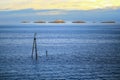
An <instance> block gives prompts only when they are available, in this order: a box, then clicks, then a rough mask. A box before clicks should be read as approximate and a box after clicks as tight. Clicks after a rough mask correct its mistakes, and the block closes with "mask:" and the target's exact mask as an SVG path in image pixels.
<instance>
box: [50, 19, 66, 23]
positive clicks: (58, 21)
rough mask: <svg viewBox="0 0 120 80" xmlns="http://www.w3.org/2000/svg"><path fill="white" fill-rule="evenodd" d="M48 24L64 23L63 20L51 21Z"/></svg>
mask: <svg viewBox="0 0 120 80" xmlns="http://www.w3.org/2000/svg"><path fill="white" fill-rule="evenodd" d="M49 23H65V21H64V20H55V21H51V22H49Z"/></svg>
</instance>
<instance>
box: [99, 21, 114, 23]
mask: <svg viewBox="0 0 120 80" xmlns="http://www.w3.org/2000/svg"><path fill="white" fill-rule="evenodd" d="M101 23H115V21H103V22H101Z"/></svg>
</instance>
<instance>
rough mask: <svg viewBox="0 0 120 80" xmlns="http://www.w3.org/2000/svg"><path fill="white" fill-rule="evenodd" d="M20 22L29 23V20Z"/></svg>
mask: <svg viewBox="0 0 120 80" xmlns="http://www.w3.org/2000/svg"><path fill="white" fill-rule="evenodd" d="M21 23H30V22H29V21H22V22H21Z"/></svg>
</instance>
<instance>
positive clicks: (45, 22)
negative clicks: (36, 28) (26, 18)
mask: <svg viewBox="0 0 120 80" xmlns="http://www.w3.org/2000/svg"><path fill="white" fill-rule="evenodd" d="M34 23H46V22H45V21H35V22H34Z"/></svg>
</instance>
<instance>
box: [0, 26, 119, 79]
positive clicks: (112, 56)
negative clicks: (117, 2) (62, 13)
mask: <svg viewBox="0 0 120 80" xmlns="http://www.w3.org/2000/svg"><path fill="white" fill-rule="evenodd" d="M35 32H36V33H37V35H36V37H37V50H38V60H37V61H36V60H35V56H34V58H33V59H32V58H31V54H32V45H33V37H34V33H35ZM46 51H47V52H48V54H47V56H46ZM119 79H120V25H113V24H112V25H111V24H108V25H97V24H96V25H75V24H74V25H57V24H56V25H35V24H22V25H1V26H0V80H119Z"/></svg>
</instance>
